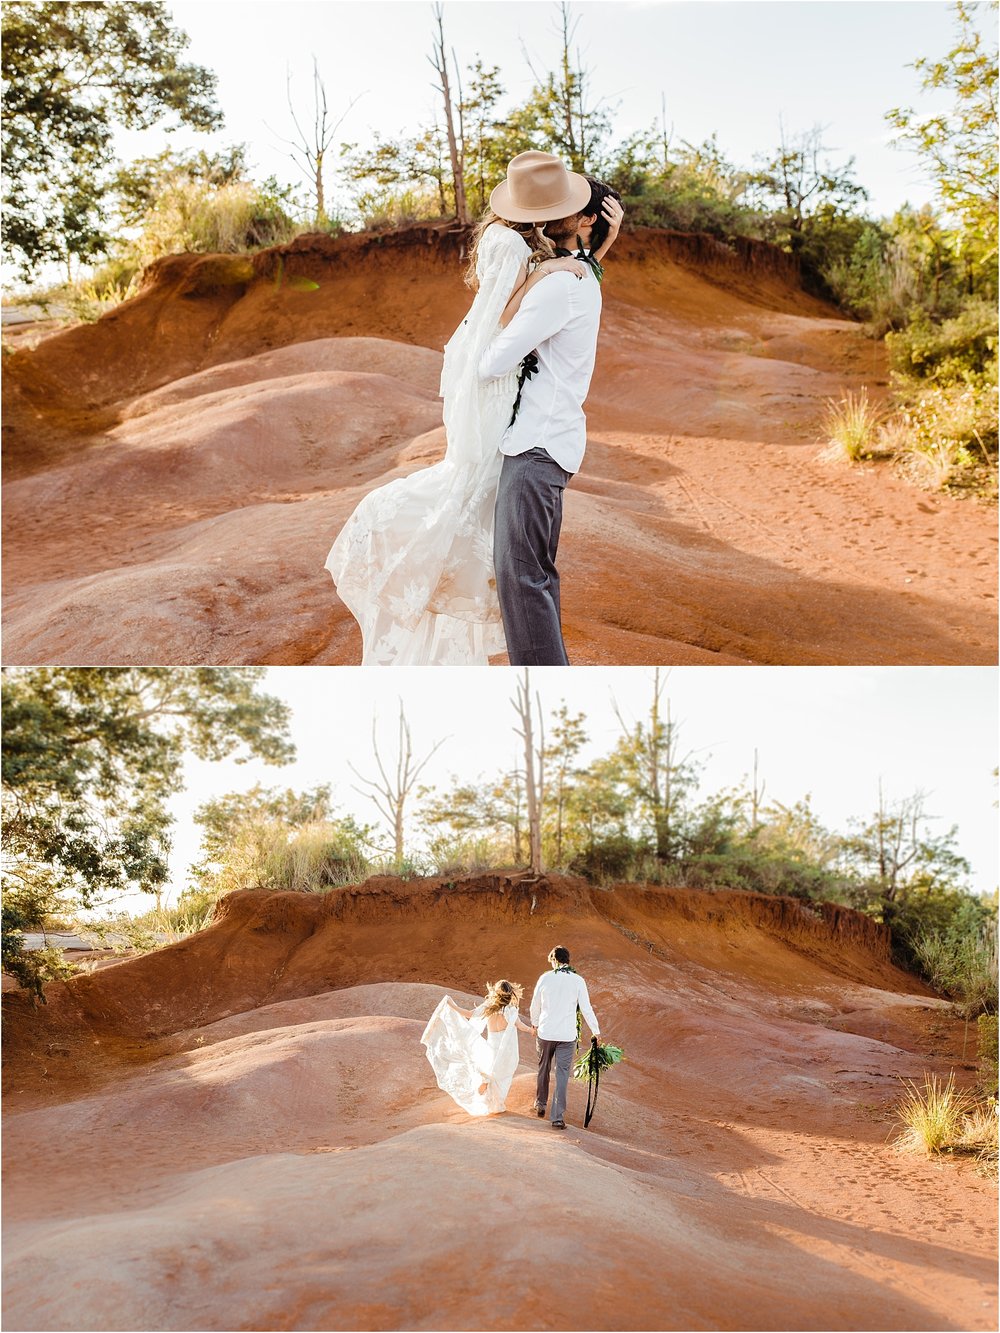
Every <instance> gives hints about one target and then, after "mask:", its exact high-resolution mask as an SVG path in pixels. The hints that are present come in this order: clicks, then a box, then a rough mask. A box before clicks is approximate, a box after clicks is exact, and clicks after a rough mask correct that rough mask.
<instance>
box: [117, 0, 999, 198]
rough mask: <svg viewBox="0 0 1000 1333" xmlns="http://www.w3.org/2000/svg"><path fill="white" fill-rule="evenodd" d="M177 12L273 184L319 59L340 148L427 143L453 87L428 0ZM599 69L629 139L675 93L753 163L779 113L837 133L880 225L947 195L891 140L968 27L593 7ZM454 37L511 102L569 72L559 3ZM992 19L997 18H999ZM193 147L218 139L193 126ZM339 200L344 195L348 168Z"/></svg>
mask: <svg viewBox="0 0 1000 1333" xmlns="http://www.w3.org/2000/svg"><path fill="white" fill-rule="evenodd" d="M170 8H171V12H172V14H173V16H174V20H175V22H176V23H177V25H178V26H180V27H181V28H183V29H184V30H185V31H186V32H187V33H188V34H189V36H190V37H191V39H192V40H191V46H190V48H189V51H188V54H187V56H186V58H187V59H190V60H194V61H196V62H199V63H202V64H204V65H207V66H208V67H209V68H211V69H213V70H214V71H215V72H216V73H217V74H218V76H219V100H220V103H221V105H222V107H223V109H224V111H225V113H226V126H225V128H224V129H223V130H222V131H221V132H219V133H217V134H215V135H214V136H212V141H213V142H214V143H215V144H216V145H218V146H221V145H222V144H225V143H230V142H233V141H246V142H247V143H248V144H249V145H250V159H251V161H252V163H253V165H254V167H255V169H256V171H257V172H258V173H259V175H260V176H262V177H263V176H266V175H269V174H271V173H274V174H275V175H277V176H278V177H279V178H280V179H287V180H291V179H293V178H294V174H295V169H294V167H293V166H292V165H291V163H290V162H289V159H288V157H287V155H286V149H285V148H284V147H283V146H282V144H281V138H282V136H285V137H290V136H291V135H292V127H291V121H290V118H289V114H288V108H287V104H286V93H285V83H286V71H290V72H291V76H292V85H293V96H294V98H295V100H296V103H297V105H298V107H299V110H300V111H304V110H305V109H307V107H308V106H309V105H310V102H309V99H310V97H311V74H312V56H313V55H314V54H315V55H316V57H317V58H318V60H319V67H320V72H321V74H322V76H323V78H324V80H325V83H326V87H327V93H328V98H329V103H330V109H331V112H332V113H333V115H334V117H336V116H339V115H340V114H341V112H342V111H344V110H345V109H346V108H347V107H348V105H349V103H350V102H351V100H352V98H354V97H357V96H359V95H360V100H359V101H358V102H357V104H356V105H355V107H354V108H353V110H351V111H350V113H349V114H348V115H347V117H346V119H345V121H344V123H343V126H342V129H341V132H340V135H339V136H338V138H342V139H346V140H348V141H361V142H364V141H365V140H368V139H370V136H371V133H372V131H374V130H378V131H380V132H381V133H382V134H383V135H385V136H388V137H395V136H397V135H400V134H412V133H414V132H415V131H417V130H418V129H419V128H421V127H422V126H424V125H427V124H429V123H430V122H431V121H432V120H433V116H434V108H435V105H436V99H437V97H438V94H437V93H436V92H435V91H434V89H433V86H432V84H433V82H434V81H435V75H434V73H433V71H432V69H431V67H430V65H429V64H428V62H427V60H426V58H425V57H426V55H427V54H428V52H429V51H430V48H431V35H432V22H433V20H432V12H431V5H430V4H429V3H427V2H426V0H279V2H278V3H275V0H177V3H174V4H173V5H171V7H170ZM573 13H574V15H576V16H578V18H579V26H578V28H577V30H576V45H577V46H578V48H579V50H580V52H581V54H582V57H583V64H584V66H585V67H586V68H588V69H589V70H590V72H591V87H592V90H593V93H594V96H595V97H596V98H597V99H604V100H605V101H606V103H607V105H608V106H609V107H611V108H612V109H615V126H616V130H617V131H618V133H617V135H616V137H621V138H624V137H625V136H626V135H627V134H628V133H629V132H631V131H633V130H639V129H645V128H647V127H649V126H651V125H652V124H653V123H654V122H655V121H657V119H658V118H659V116H660V107H661V96H662V95H665V96H666V107H667V122H668V124H672V125H673V134H674V141H675V143H679V142H680V141H681V140H688V141H690V142H695V143H698V142H701V141H702V140H704V139H705V138H707V137H708V136H710V135H711V134H713V133H717V134H718V142H719V145H720V148H721V149H722V150H723V151H724V152H725V153H726V154H727V156H729V158H730V159H731V160H734V161H735V162H737V163H738V164H740V165H746V166H749V165H751V164H752V160H753V156H754V154H755V153H756V152H761V151H765V150H768V149H773V148H774V147H775V146H776V145H777V143H778V138H779V117H780V118H782V119H783V120H784V124H785V127H786V129H787V131H788V132H790V133H792V134H794V133H796V132H798V131H802V130H808V129H810V128H811V127H812V126H813V125H815V124H821V125H823V126H826V127H827V128H826V131H825V133H826V143H827V144H828V145H829V146H830V149H831V158H832V160H833V161H834V162H835V163H838V164H839V163H842V162H844V161H846V159H847V158H848V157H850V156H851V155H854V156H855V157H856V158H857V177H858V179H859V180H860V181H861V183H862V184H863V185H865V186H866V187H867V188H868V189H869V191H870V192H871V196H872V199H871V208H872V210H873V212H875V213H876V214H880V213H885V214H888V213H891V212H892V211H893V210H894V209H895V208H896V207H898V206H899V205H900V204H902V203H903V202H904V201H905V200H909V201H910V202H912V203H914V204H920V203H923V202H926V201H927V200H929V199H930V197H931V192H930V188H929V186H928V184H927V182H926V179H925V178H924V177H923V176H922V173H921V171H920V168H919V166H918V164H917V161H916V159H915V157H914V155H913V154H912V153H910V152H904V151H900V150H896V149H893V148H891V147H890V146H889V138H890V131H889V127H888V126H887V124H886V122H885V120H884V113H885V112H886V110H888V109H889V108H890V107H892V106H896V105H899V104H914V103H916V105H917V106H918V108H919V109H921V110H927V111H928V112H929V111H931V110H932V109H934V108H935V107H936V106H938V105H940V103H936V102H935V101H934V100H933V97H934V96H937V95H936V94H935V95H933V96H932V95H928V94H920V93H919V88H918V82H919V80H918V75H917V73H916V72H915V71H914V70H912V69H907V68H906V65H907V63H908V62H911V61H913V60H914V59H915V58H916V57H918V56H921V55H925V56H927V55H929V56H932V57H937V56H940V55H942V54H944V53H945V52H946V51H947V50H948V49H949V47H950V45H951V44H952V38H953V34H954V29H955V21H954V18H953V15H952V12H951V6H950V5H949V4H946V3H942V2H941V0H681V2H679V3H676V2H673V0H576V2H575V3H574V5H573ZM444 14H445V34H446V38H447V41H448V43H449V45H450V46H452V47H454V49H455V51H456V54H457V57H458V62H459V65H460V66H461V67H462V69H463V71H464V70H465V68H466V66H468V65H469V64H471V63H473V62H474V61H475V60H476V58H477V57H480V58H482V60H483V61H484V63H485V64H487V65H499V66H500V68H501V71H502V80H503V83H504V86H505V87H506V89H507V93H508V98H509V101H508V103H507V104H508V105H513V104H514V103H515V101H518V100H521V99H522V98H524V97H525V96H526V95H527V94H528V92H529V91H530V88H531V83H532V77H531V73H530V70H529V68H528V64H527V61H526V58H525V55H524V51H523V49H522V43H523V46H524V47H525V48H527V50H528V52H529V53H530V55H531V59H532V63H533V64H535V65H536V67H537V68H539V69H549V68H551V67H553V65H554V64H555V61H556V59H557V55H558V49H559V39H558V37H557V35H556V28H555V24H556V21H557V16H558V7H557V5H556V4H554V3H552V2H551V0H527V2H522V0H504V2H503V3H498V2H496V0H489V2H483V0H447V3H446V4H445V6H444ZM981 21H982V22H984V23H990V24H991V23H992V20H991V19H990V18H988V17H983V18H982V20H981ZM172 137H173V139H174V141H175V142H177V143H180V142H182V141H183V142H185V143H200V144H207V143H208V142H209V141H208V139H207V138H206V136H202V135H193V134H190V133H189V132H186V131H185V132H183V133H178V134H176V135H174V136H172ZM165 142H166V139H165V136H164V134H163V132H162V130H154V131H151V132H149V133H148V134H146V135H126V136H122V139H121V147H122V150H123V152H124V153H125V154H126V156H138V155H139V154H141V153H146V152H155V151H158V149H159V148H160V147H162V146H164V144H165ZM327 189H328V193H329V194H330V195H331V196H332V197H333V198H334V199H335V200H336V198H337V197H338V195H339V196H340V197H341V198H343V197H344V196H343V190H342V188H341V186H340V185H339V184H338V181H337V178H336V168H335V163H334V164H332V169H331V173H330V177H329V179H328V181H327Z"/></svg>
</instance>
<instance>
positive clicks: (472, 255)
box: [465, 208, 556, 291]
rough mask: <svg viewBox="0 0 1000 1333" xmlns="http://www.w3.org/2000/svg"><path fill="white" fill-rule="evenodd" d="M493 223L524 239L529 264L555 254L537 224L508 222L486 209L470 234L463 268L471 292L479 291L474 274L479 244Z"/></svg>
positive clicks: (475, 274) (549, 257)
mask: <svg viewBox="0 0 1000 1333" xmlns="http://www.w3.org/2000/svg"><path fill="white" fill-rule="evenodd" d="M494 222H496V223H499V225H500V226H501V227H510V229H511V231H516V232H517V233H518V235H519V236H523V237H524V239H525V241H526V242H527V243H528V246H529V247H530V249H531V255H530V256H529V259H528V262H529V263H530V264H537V263H540V261H541V260H543V259H551V258H552V257H553V256H554V255H555V252H556V251H555V246H554V245H553V244H552V242H551V241H550V240H549V238H548V237H547V236H546V235H545V233H544V232H543V231H542V229H541V227H540V226H539V225H538V223H537V222H508V221H507V219H506V218H502V217H499V216H498V215H497V214H496V213H494V212H493V211H492V209H489V208H488V209H487V210H486V212H485V213H484V214H483V216H482V217H481V218H480V219H479V221H478V222H477V223H476V230H475V231H474V232H473V234H472V246H471V247H470V249H469V262H468V264H467V265H466V268H465V285H466V286H467V287H471V288H472V290H473V291H477V290H478V289H479V275H478V274H477V273H476V260H477V259H478V258H479V243H480V241H481V240H482V239H483V235H484V233H485V231H486V228H487V227H492V225H493V224H494Z"/></svg>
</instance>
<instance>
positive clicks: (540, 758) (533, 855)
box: [511, 667, 545, 875]
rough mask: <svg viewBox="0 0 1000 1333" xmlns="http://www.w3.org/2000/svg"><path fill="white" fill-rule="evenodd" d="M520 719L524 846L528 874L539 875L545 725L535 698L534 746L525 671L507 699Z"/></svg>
mask: <svg viewBox="0 0 1000 1333" xmlns="http://www.w3.org/2000/svg"><path fill="white" fill-rule="evenodd" d="M511 703H512V704H513V705H514V711H515V712H516V713H517V716H518V718H519V719H520V722H521V726H520V728H517V727H515V729H514V730H515V732H516V733H517V735H518V736H520V737H521V739H522V741H523V742H524V791H525V803H526V805H527V807H528V846H529V856H530V859H531V873H532V874H533V875H540V874H541V873H542V801H543V799H544V797H545V724H544V722H543V720H542V701H541V699H540V698H539V697H538V695H537V694H536V695H535V703H536V705H537V707H538V744H537V745H536V744H535V727H534V715H533V710H532V703H531V682H530V679H529V673H528V668H527V667H525V668H524V679H523V680H522V681H518V684H517V694H516V695H515V696H514V698H513V699H511Z"/></svg>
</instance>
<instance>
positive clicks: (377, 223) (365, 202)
mask: <svg viewBox="0 0 1000 1333" xmlns="http://www.w3.org/2000/svg"><path fill="white" fill-rule="evenodd" d="M355 203H356V207H357V210H358V212H359V213H360V214H361V219H362V222H363V223H364V227H365V230H366V231H391V230H392V229H393V228H395V227H406V226H410V225H411V224H412V223H414V222H427V221H430V220H432V219H437V218H440V216H441V201H440V199H439V198H438V196H437V195H436V194H433V193H431V192H430V191H427V190H392V189H388V188H384V189H377V190H366V191H365V192H364V193H362V194H360V195H358V197H357V200H356V201H355Z"/></svg>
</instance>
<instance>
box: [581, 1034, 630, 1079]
mask: <svg viewBox="0 0 1000 1333" xmlns="http://www.w3.org/2000/svg"><path fill="white" fill-rule="evenodd" d="M624 1059H625V1052H624V1051H623V1050H622V1048H621V1047H620V1046H602V1045H601V1044H600V1042H596V1041H595V1042H591V1045H590V1050H589V1051H588V1052H587V1054H586V1055H581V1056H580V1058H579V1060H577V1062H576V1064H575V1065H574V1066H573V1077H574V1078H578V1079H581V1080H582V1079H587V1078H592V1077H594V1076H596V1075H600V1074H601V1072H602V1071H603V1070H605V1069H610V1068H611V1066H612V1065H616V1064H618V1062H619V1060H624Z"/></svg>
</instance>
